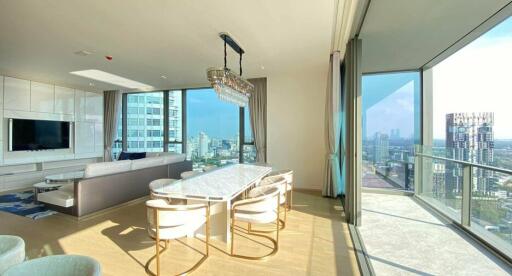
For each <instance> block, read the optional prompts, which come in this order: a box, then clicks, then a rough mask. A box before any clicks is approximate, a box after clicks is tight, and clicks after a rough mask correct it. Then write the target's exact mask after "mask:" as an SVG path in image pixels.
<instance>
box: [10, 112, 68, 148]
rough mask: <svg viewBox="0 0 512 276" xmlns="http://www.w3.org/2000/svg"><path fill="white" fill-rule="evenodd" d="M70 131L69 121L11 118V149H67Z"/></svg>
mask: <svg viewBox="0 0 512 276" xmlns="http://www.w3.org/2000/svg"><path fill="white" fill-rule="evenodd" d="M69 132H70V123H69V122H62V121H45V120H27V119H9V150H10V151H27V150H50V149H67V148H69Z"/></svg>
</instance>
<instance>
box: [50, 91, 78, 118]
mask: <svg viewBox="0 0 512 276" xmlns="http://www.w3.org/2000/svg"><path fill="white" fill-rule="evenodd" d="M74 111H75V90H73V89H71V88H66V87H60V86H55V113H59V114H69V115H72V114H73V112H74Z"/></svg>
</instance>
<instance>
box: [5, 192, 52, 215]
mask: <svg viewBox="0 0 512 276" xmlns="http://www.w3.org/2000/svg"><path fill="white" fill-rule="evenodd" d="M0 211H4V212H8V213H11V214H15V215H18V216H24V217H27V218H31V219H40V218H44V217H47V216H51V215H53V214H56V213H57V212H55V211H52V210H49V209H48V208H46V206H45V205H44V204H41V203H38V204H34V192H33V191H25V192H20V193H12V194H5V195H0Z"/></svg>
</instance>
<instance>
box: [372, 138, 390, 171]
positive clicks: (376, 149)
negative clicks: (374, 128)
mask: <svg viewBox="0 0 512 276" xmlns="http://www.w3.org/2000/svg"><path fill="white" fill-rule="evenodd" d="M388 159H389V136H388V135H387V134H384V133H380V132H377V133H375V136H374V138H373V162H374V163H375V164H385V163H386V162H387V161H388Z"/></svg>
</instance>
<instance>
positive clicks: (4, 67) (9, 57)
mask: <svg viewBox="0 0 512 276" xmlns="http://www.w3.org/2000/svg"><path fill="white" fill-rule="evenodd" d="M290 6H295V8H294V9H292V10H290V9H289V7H290ZM233 11H235V12H233ZM333 11H334V4H333V3H331V2H330V1H326V2H323V3H321V4H315V5H309V4H305V3H304V4H301V5H295V3H292V2H290V1H286V2H283V3H274V2H270V1H268V2H262V3H251V2H244V3H240V2H237V1H219V2H217V3H214V2H211V3H206V2H205V3H201V2H180V1H157V2H153V3H143V2H138V1H108V2H104V1H87V2H68V1H45V2H36V1H1V2H0V25H1V27H0V33H1V34H2V42H1V43H0V94H1V95H2V96H1V97H0V101H1V102H0V109H1V111H2V112H1V114H2V116H1V120H0V129H1V135H0V141H1V143H2V146H1V147H0V157H1V158H0V221H1V223H0V238H1V239H2V241H1V242H0V243H2V244H5V245H6V247H7V248H9V247H11V249H12V248H14V249H13V250H15V251H14V253H12V252H11V253H9V254H7V255H5V254H4V255H2V254H3V253H0V275H4V274H2V273H5V275H144V274H150V275H169V274H171V275H173V274H179V273H183V272H192V271H194V273H196V274H197V275H239V274H240V273H247V274H251V275H258V274H276V275H277V274H291V273H299V274H301V275H306V274H307V275H312V274H313V275H314V274H327V275H333V274H356V273H357V272H358V267H357V262H356V260H355V254H354V251H353V250H352V249H351V241H350V236H349V235H348V232H347V226H346V224H345V223H344V222H343V212H342V207H341V201H339V199H338V200H337V199H334V198H322V197H321V189H322V186H323V184H322V183H323V181H322V179H323V174H324V172H323V168H324V166H323V163H324V162H325V154H324V153H325V152H326V145H325V144H324V141H323V137H324V135H325V134H324V133H325V130H324V127H323V120H324V106H325V101H326V92H325V91H326V77H325V76H326V75H327V71H328V67H329V55H330V52H331V46H330V45H331V40H332V31H331V30H332V24H333V20H334V19H333V15H332V13H333ZM258 25H259V26H258ZM256 26H257V27H256ZM297 27H299V28H298V29H300V31H297V30H298V29H297ZM283 34H286V35H284V36H283ZM304 37H308V42H306V41H304V39H303V38H304ZM298 60H301V62H300V63H302V64H301V65H300V66H297V65H298V63H297V61H298ZM219 68H220V69H219ZM227 68H229V69H230V70H229V69H227ZM256 110H258V111H256ZM262 179H265V180H262ZM180 183H181V184H180ZM187 183H188V184H187ZM264 183H267V184H268V185H263V184H264ZM182 184H183V185H182ZM185 184H186V185H185ZM282 184H284V186H283V185H282ZM255 186H266V188H263V187H261V188H258V189H256V188H255ZM187 187H188V188H187ZM201 187H203V188H202V189H201ZM276 187H277V188H276ZM283 187H284V191H283ZM276 189H277V190H276ZM278 191H279V192H278ZM334 197H336V196H334ZM258 198H261V200H263V202H264V203H265V204H266V205H262V203H261V202H260V203H252V205H254V206H253V207H251V208H263V211H262V213H258V214H259V215H250V216H248V215H247V214H245V215H244V214H239V213H238V212H239V211H238V209H237V208H243V207H238V205H237V204H240V203H241V202H239V201H244V200H245V201H249V203H250V202H254V201H255V200H256V199H258ZM273 199H278V202H279V204H277V205H275V204H274V200H273ZM251 200H252V201H251ZM152 204H153V205H152ZM154 204H156V205H154ZM161 204H164V205H161ZM269 204H270V205H269ZM252 205H250V206H252ZM198 206H199V207H198ZM258 206H259V207H258ZM193 207H195V208H199V209H196V210H195V211H193V210H190V211H187V210H189V209H187V208H193ZM162 208H163V209H162ZM165 208H167V209H165ZM169 208H171V209H169ZM172 208H176V210H174V209H172ZM247 208H248V207H247ZM265 208H266V209H265ZM268 208H270V209H268ZM276 208H277V209H276ZM278 209H279V211H278ZM172 210H174V211H172ZM153 212H155V213H156V212H159V214H160V216H158V218H157V217H153ZM173 212H174V213H178V215H177V216H178V217H175V215H174V213H173ZM205 212H206V213H205ZM276 212H277V214H279V215H277V216H276V215H275V213H276ZM198 213H200V214H201V215H200V216H199V218H197V219H196V220H193V219H192V218H194V217H197V214H198ZM230 214H232V215H233V217H230ZM167 215H169V216H171V217H172V218H170V217H169V218H166V217H165V216H167ZM184 215H185V216H189V217H190V219H188V220H184V221H183V222H182V223H183V224H180V225H179V227H178V224H177V223H179V221H180V220H183V217H182V216H184ZM180 218H181V219H180ZM155 219H156V221H155ZM276 219H277V222H276ZM235 220H237V221H235ZM166 221H167V222H171V225H173V227H174V226H176V228H173V227H171V228H172V229H173V230H172V231H174V232H172V233H171V234H168V233H167V232H166V231H169V229H168V228H169V227H170V226H162V225H159V224H162V223H164V222H166ZM251 222H252V223H251ZM151 225H154V226H155V227H154V228H152V227H153V226H151ZM248 225H249V226H248ZM166 227H167V228H166ZM247 227H249V228H247ZM276 227H277V229H276ZM182 228H186V230H184V229H182ZM176 231H177V232H176ZM262 232H268V233H262ZM338 234H339V235H338ZM169 235H170V236H169ZM174 237H175V238H174ZM4 241H5V242H4ZM298 241H300V243H301V245H300V246H297V242H298ZM205 244H206V248H205ZM0 248H3V246H0ZM167 248H168V249H167ZM2 250H4V249H0V251H2ZM205 250H206V251H205ZM4 256H7V257H5V258H4ZM13 256H14V257H13ZM8 257H10V258H8ZM248 259H249V260H248ZM251 259H254V260H251ZM257 259H265V261H261V260H257ZM59 262H60V263H66V264H68V265H67V266H66V265H62V266H59V265H55V264H56V263H59Z"/></svg>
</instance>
